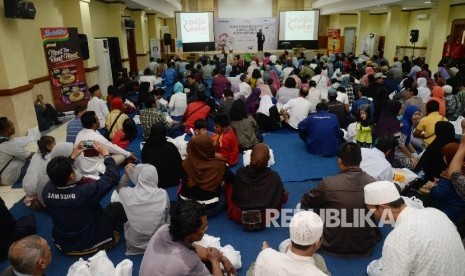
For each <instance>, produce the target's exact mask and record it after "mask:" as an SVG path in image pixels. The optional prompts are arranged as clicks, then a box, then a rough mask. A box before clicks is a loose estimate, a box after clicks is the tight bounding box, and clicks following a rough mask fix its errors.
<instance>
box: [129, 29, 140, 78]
mask: <svg viewBox="0 0 465 276" xmlns="http://www.w3.org/2000/svg"><path fill="white" fill-rule="evenodd" d="M126 42H127V45H128V58H129V71H131V72H134V73H136V74H137V73H138V72H139V70H138V69H137V54H136V37H135V36H134V29H126Z"/></svg>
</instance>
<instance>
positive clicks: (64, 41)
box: [40, 28, 90, 112]
mask: <svg viewBox="0 0 465 276" xmlns="http://www.w3.org/2000/svg"><path fill="white" fill-rule="evenodd" d="M40 32H41V34H42V44H43V45H44V51H45V58H46V59H47V66H48V72H49V76H50V81H51V83H52V94H53V101H54V103H55V109H56V110H57V111H58V112H64V111H70V110H74V107H75V106H76V105H78V104H80V105H84V106H85V105H87V101H88V100H89V98H90V95H89V92H88V90H87V85H86V75H85V71H84V64H83V62H82V58H81V57H82V56H81V48H80V45H79V37H78V31H77V28H41V29H40Z"/></svg>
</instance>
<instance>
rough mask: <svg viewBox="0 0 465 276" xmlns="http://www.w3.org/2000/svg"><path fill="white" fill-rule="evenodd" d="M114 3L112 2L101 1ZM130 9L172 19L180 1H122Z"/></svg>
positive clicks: (178, 8) (180, 7)
mask: <svg viewBox="0 0 465 276" xmlns="http://www.w3.org/2000/svg"><path fill="white" fill-rule="evenodd" d="M103 1H105V2H114V0H103ZM122 2H124V3H125V5H126V7H128V8H130V9H143V10H145V11H146V12H149V13H156V14H158V15H160V16H161V17H174V12H175V11H181V10H182V5H181V0H122Z"/></svg>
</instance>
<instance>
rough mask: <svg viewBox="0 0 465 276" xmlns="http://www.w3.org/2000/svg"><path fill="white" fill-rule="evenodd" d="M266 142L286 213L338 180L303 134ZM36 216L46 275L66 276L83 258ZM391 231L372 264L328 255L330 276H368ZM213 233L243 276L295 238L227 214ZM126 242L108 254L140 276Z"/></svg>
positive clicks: (331, 164) (214, 222) (213, 223)
mask: <svg viewBox="0 0 465 276" xmlns="http://www.w3.org/2000/svg"><path fill="white" fill-rule="evenodd" d="M140 141H141V139H140V138H138V139H136V140H135V141H133V142H132V143H131V144H130V147H129V150H130V151H133V152H135V153H136V154H137V155H138V156H140V148H139V144H140ZM264 142H265V143H267V144H268V145H269V146H270V148H272V149H273V150H274V157H275V161H276V164H275V165H274V166H273V167H272V169H274V170H276V171H278V172H279V174H280V175H281V178H282V180H283V182H284V184H285V187H286V189H287V190H288V191H289V200H288V202H287V203H286V205H285V206H283V208H290V209H293V208H294V207H295V206H296V204H297V203H298V202H299V201H300V197H301V196H302V194H303V193H305V192H306V191H307V190H308V189H311V188H313V187H315V185H316V184H317V183H318V180H319V179H321V178H323V177H325V176H329V175H333V174H335V173H337V171H338V168H337V164H336V158H334V157H333V158H324V157H317V156H313V155H311V154H308V153H307V152H306V150H305V146H304V144H303V142H302V141H300V139H299V137H298V135H297V133H291V132H290V131H288V130H281V131H278V132H274V133H266V134H265V135H264ZM241 165H242V158H241V160H240V161H239V164H238V165H237V166H235V167H234V168H232V170H233V171H235V170H237V168H239V167H240V166H241ZM122 173H123V171H122V170H121V174H122ZM19 186H20V185H18V187H19ZM167 191H168V194H169V196H170V198H171V200H175V198H176V196H175V192H176V188H175V187H172V188H168V189H167ZM110 194H111V193H109V194H108V195H107V196H106V197H105V198H104V199H103V200H102V201H101V204H102V206H106V205H107V204H108V203H109V200H110ZM11 212H12V214H13V215H14V217H16V218H18V217H21V216H23V215H26V214H29V213H31V211H30V210H29V209H28V208H26V207H25V206H24V205H23V204H22V201H19V202H18V203H16V204H15V205H14V206H13V207H12V208H11ZM34 213H35V216H36V218H37V221H38V226H37V228H38V229H37V233H38V234H39V235H40V236H42V237H44V238H45V239H46V240H47V241H48V242H49V244H50V246H51V250H52V254H53V260H52V264H51V266H50V267H49V268H48V270H47V271H46V272H45V273H46V275H52V276H53V275H65V274H66V272H67V269H68V267H69V266H70V265H71V264H72V263H74V262H75V261H77V260H78V259H79V258H77V257H68V256H64V255H63V254H61V253H60V252H59V251H58V250H57V249H56V248H55V247H54V246H53V242H52V237H51V230H52V221H51V218H50V217H49V215H47V214H46V213H43V212H34ZM70 219H72V218H70ZM390 230H391V228H389V227H384V228H382V229H381V233H382V236H383V241H382V242H380V243H378V245H377V246H376V249H375V252H374V253H373V255H372V256H371V257H370V258H363V259H350V260H348V259H340V258H335V257H331V256H326V255H324V254H322V255H323V257H324V259H325V261H326V264H327V266H328V269H329V271H330V272H331V273H332V275H366V266H367V265H368V264H369V262H370V261H371V260H374V259H377V258H379V257H380V256H381V249H382V245H383V242H384V238H385V237H386V235H387V234H388V233H389V231H390ZM207 233H208V234H209V235H213V236H217V237H221V244H222V245H223V246H224V245H226V244H231V245H232V246H233V247H234V248H235V249H236V250H238V251H240V252H241V255H242V269H241V270H239V275H245V273H246V271H247V268H248V267H249V265H250V264H251V263H252V262H254V261H255V259H256V257H257V255H258V253H259V252H260V250H261V244H262V241H267V242H268V243H269V244H270V246H271V247H273V248H275V249H277V248H278V246H279V244H280V242H281V241H282V240H284V239H287V238H288V237H289V230H288V228H277V227H272V228H268V229H266V230H265V231H262V232H256V233H246V232H243V231H242V229H241V226H240V225H238V224H236V223H234V222H233V221H230V220H228V219H227V217H226V213H222V214H220V215H218V216H217V217H214V218H212V219H210V220H209V226H208V231H207ZM121 236H122V240H121V243H120V244H119V245H118V246H117V247H115V248H114V249H112V250H109V251H108V252H107V254H108V256H109V258H110V259H111V260H112V261H113V263H115V264H117V263H119V262H120V261H122V260H123V259H125V258H128V259H130V260H131V261H133V263H134V267H133V275H138V271H139V267H140V262H141V260H142V255H140V256H125V255H124V252H125V241H124V236H123V235H121ZM7 265H8V263H7V262H3V263H0V271H2V270H3V269H4V268H5V267H6V266H7Z"/></svg>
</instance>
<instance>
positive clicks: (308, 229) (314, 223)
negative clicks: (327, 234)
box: [289, 211, 323, 246]
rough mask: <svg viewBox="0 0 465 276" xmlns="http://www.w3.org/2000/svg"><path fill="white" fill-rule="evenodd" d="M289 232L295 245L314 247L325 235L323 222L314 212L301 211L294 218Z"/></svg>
mask: <svg viewBox="0 0 465 276" xmlns="http://www.w3.org/2000/svg"><path fill="white" fill-rule="evenodd" d="M289 232H290V236H291V241H293V242H294V243H296V244H299V245H304V246H305V245H312V244H314V243H315V242H317V241H319V240H320V238H321V235H322V234H323V221H322V220H321V218H320V216H318V215H317V214H315V213H314V212H312V211H300V212H298V213H296V214H295V215H294V216H293V217H292V219H291V224H290V226H289Z"/></svg>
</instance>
